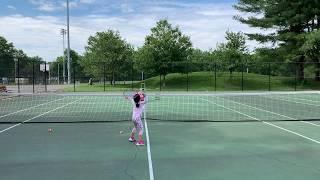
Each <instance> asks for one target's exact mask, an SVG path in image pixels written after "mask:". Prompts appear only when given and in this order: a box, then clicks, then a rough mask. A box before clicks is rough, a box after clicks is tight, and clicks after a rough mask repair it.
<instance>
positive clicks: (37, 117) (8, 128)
mask: <svg viewBox="0 0 320 180" xmlns="http://www.w3.org/2000/svg"><path fill="white" fill-rule="evenodd" d="M80 100H81V99H79V100H76V101H73V102H70V103H68V104H65V105H63V106H60V107H57V108H55V109H52V110H50V111H47V112H45V113H42V114H40V115H38V116H35V117H33V118H30V119H27V120H25V121H23V122H21V123H18V124H15V125H13V126H10V127H8V128H6V129H4V130H1V131H0V134H1V133H3V132H6V131H8V130H10V129H12V128H14V127H17V126H20V125H21V124H23V123H26V122H29V121H31V120H33V119H36V118H38V117H41V116H43V115H46V114H49V113H51V112H53V111H56V110H58V109H61V108H64V107H66V106H68V105H70V104H73V103H75V102H78V101H80Z"/></svg>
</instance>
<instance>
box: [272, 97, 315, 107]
mask: <svg viewBox="0 0 320 180" xmlns="http://www.w3.org/2000/svg"><path fill="white" fill-rule="evenodd" d="M266 98H269V99H275V100H279V99H280V100H282V101H287V102H294V103H297V104H304V105H309V106H317V107H319V106H320V105H318V104H309V103H303V102H297V101H290V100H287V99H283V98H279V97H277V98H273V97H266Z"/></svg>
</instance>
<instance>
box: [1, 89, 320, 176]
mask: <svg viewBox="0 0 320 180" xmlns="http://www.w3.org/2000/svg"><path fill="white" fill-rule="evenodd" d="M147 94H148V98H149V102H148V104H147V106H146V112H145V120H146V123H145V135H144V137H145V140H146V141H147V143H146V146H145V147H136V146H135V145H133V144H131V143H129V142H128V141H127V138H128V136H129V133H130V127H131V122H130V118H131V104H130V103H129V102H127V101H126V100H125V99H124V98H123V97H122V95H121V93H114V94H110V93H109V94H104V93H100V94H99V93H96V94H75V93H73V94H33V95H32V94H25V95H15V96H7V95H5V96H3V97H2V98H1V100H0V143H1V144H2V147H1V148H0V154H1V161H0V174H1V179H10V180H11V179H12V180H16V179H28V180H29V179H30V180H31V179H55V180H56V179H123V180H126V179H127V180H132V179H139V180H140V179H156V180H160V179H161V180H162V179H163V180H164V179H166V180H168V179H190V180H191V179H192V180H194V179H208V180H209V179H210V180H211V179H252V180H253V179H255V180H256V179H290V180H291V179H299V180H300V179H306V180H311V179H319V176H320V168H319V167H320V166H319V165H320V133H319V129H320V121H319V119H320V93H319V92H274V93H270V92H267V93H263V92H259V93H213V94H211V93H208V94H206V93H199V94H197V93H188V94H186V93H179V92H175V93H161V94H157V93H147ZM48 129H52V132H48ZM120 131H123V132H124V133H120Z"/></svg>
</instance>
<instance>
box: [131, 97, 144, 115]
mask: <svg viewBox="0 0 320 180" xmlns="http://www.w3.org/2000/svg"><path fill="white" fill-rule="evenodd" d="M131 102H132V105H133V109H132V119H133V120H141V117H142V113H143V111H144V105H145V103H146V101H142V102H140V103H139V104H140V106H139V107H138V108H137V107H136V103H135V102H134V100H133V99H132V100H131Z"/></svg>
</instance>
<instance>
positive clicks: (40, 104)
mask: <svg viewBox="0 0 320 180" xmlns="http://www.w3.org/2000/svg"><path fill="white" fill-rule="evenodd" d="M64 98H65V97H64ZM64 98H60V99H56V100H53V101H49V102H46V103H42V104H38V105H36V106H32V107H29V108H26V109H21V110H19V111H15V112H12V113H9V114H6V115H2V116H0V119H1V118H4V117H7V116H10V115H12V114H17V113H19V112H23V111H26V110H29V109H33V108H36V107H39V106H42V105H45V104H49V103H52V102H55V101H60V100H62V99H64Z"/></svg>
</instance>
